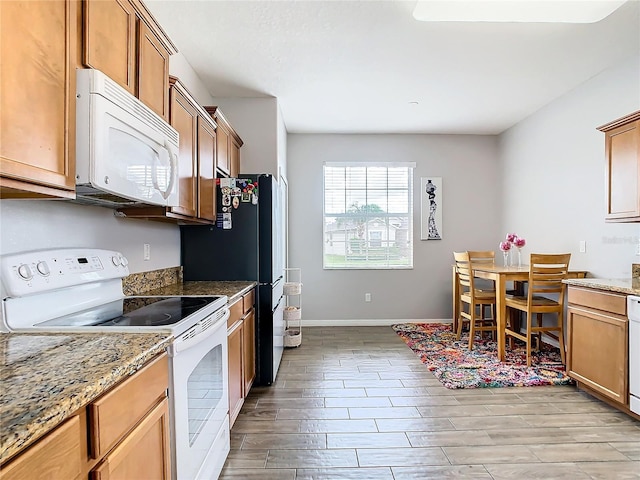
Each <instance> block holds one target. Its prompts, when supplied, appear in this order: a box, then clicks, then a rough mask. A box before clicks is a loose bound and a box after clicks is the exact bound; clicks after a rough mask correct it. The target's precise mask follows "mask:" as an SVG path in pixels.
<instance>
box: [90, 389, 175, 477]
mask: <svg viewBox="0 0 640 480" xmlns="http://www.w3.org/2000/svg"><path fill="white" fill-rule="evenodd" d="M90 478H91V479H92V480H130V479H133V478H149V479H157V480H169V479H170V478H171V450H170V446H169V402H168V400H167V399H166V398H165V399H164V400H162V402H160V403H159V404H158V405H157V406H156V407H155V408H154V409H153V410H152V411H151V412H149V414H148V415H147V416H146V417H145V418H144V419H143V420H142V421H141V422H140V423H139V424H138V425H137V426H136V427H135V428H134V429H133V430H132V431H131V433H130V434H129V435H127V436H126V437H125V438H124V440H122V442H120V443H119V444H118V445H117V446H116V448H114V449H113V450H112V451H111V452H110V453H109V454H108V455H107V456H106V457H104V459H103V460H102V461H101V462H100V463H99V464H98V465H97V466H96V468H94V469H93V470H92V471H91V472H90Z"/></svg>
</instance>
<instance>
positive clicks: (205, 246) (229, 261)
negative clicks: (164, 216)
mask: <svg viewBox="0 0 640 480" xmlns="http://www.w3.org/2000/svg"><path fill="white" fill-rule="evenodd" d="M217 182H218V185H217V187H216V190H217V192H216V197H217V198H216V210H217V220H216V225H215V226H213V225H183V226H181V227H180V240H181V246H180V249H181V262H182V267H183V275H184V280H185V281H196V280H249V281H256V282H258V288H257V291H256V293H257V301H256V380H255V383H256V385H271V384H272V383H273V382H274V381H275V378H276V374H277V373H278V367H279V366H280V360H281V359H282V353H283V350H284V330H285V325H284V319H283V310H284V300H283V285H284V278H283V274H284V227H283V210H282V207H281V205H282V198H281V189H280V188H279V185H278V182H277V181H276V179H275V178H274V177H273V176H272V175H267V174H255V175H250V174H243V175H241V176H239V177H238V178H221V179H218V180H217Z"/></svg>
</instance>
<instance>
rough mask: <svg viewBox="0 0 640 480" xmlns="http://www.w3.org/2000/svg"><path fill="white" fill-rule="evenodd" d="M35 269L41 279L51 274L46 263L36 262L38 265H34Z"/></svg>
mask: <svg viewBox="0 0 640 480" xmlns="http://www.w3.org/2000/svg"><path fill="white" fill-rule="evenodd" d="M36 269H37V270H38V273H39V274H40V275H42V276H43V277H48V276H49V274H50V273H51V271H50V270H49V265H47V262H44V261H43V262H38V264H37V265H36Z"/></svg>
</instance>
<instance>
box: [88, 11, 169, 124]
mask: <svg viewBox="0 0 640 480" xmlns="http://www.w3.org/2000/svg"><path fill="white" fill-rule="evenodd" d="M83 5H84V14H83V16H84V21H83V41H84V50H83V51H84V55H83V62H84V64H85V65H86V66H87V67H91V68H96V69H98V70H100V71H102V72H103V73H105V74H106V75H107V76H108V77H110V78H111V79H113V80H114V81H116V82H117V83H118V84H120V85H121V86H122V87H124V88H125V89H127V90H128V91H129V92H131V93H132V94H133V95H135V96H137V97H138V98H139V99H140V100H141V101H142V102H144V103H145V105H147V106H148V107H149V108H151V109H152V110H153V111H154V112H156V113H157V114H158V115H160V116H161V117H163V118H164V119H165V120H168V119H169V56H170V55H171V54H173V53H175V52H176V51H177V50H176V49H175V46H174V45H173V44H172V43H171V41H170V40H169V38H168V37H167V36H166V34H165V33H164V31H162V29H161V28H160V26H159V25H158V23H157V22H156V21H155V19H154V18H153V16H152V15H151V14H150V13H149V11H148V10H147V9H146V7H145V6H144V4H143V3H142V2H140V1H139V0H84V3H83Z"/></svg>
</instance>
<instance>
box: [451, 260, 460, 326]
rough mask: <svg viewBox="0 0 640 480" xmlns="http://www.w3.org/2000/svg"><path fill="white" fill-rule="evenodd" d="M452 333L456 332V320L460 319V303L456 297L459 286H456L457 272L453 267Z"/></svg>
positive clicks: (458, 294) (458, 293)
mask: <svg viewBox="0 0 640 480" xmlns="http://www.w3.org/2000/svg"><path fill="white" fill-rule="evenodd" d="M452 286H453V331H454V333H455V332H457V331H458V319H459V318H460V310H459V308H460V302H459V301H458V297H459V296H460V286H459V285H458V271H457V270H456V267H455V266H454V267H453V285H452Z"/></svg>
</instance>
